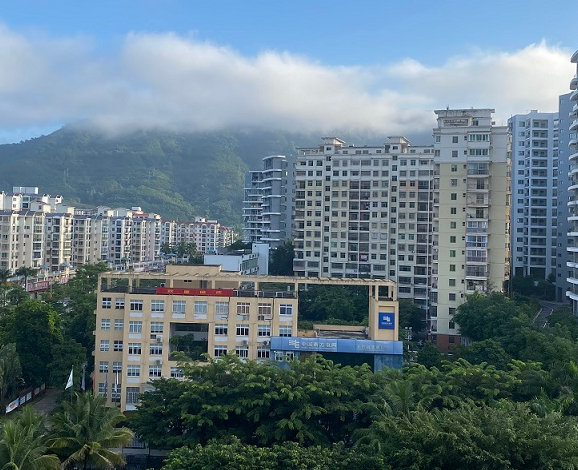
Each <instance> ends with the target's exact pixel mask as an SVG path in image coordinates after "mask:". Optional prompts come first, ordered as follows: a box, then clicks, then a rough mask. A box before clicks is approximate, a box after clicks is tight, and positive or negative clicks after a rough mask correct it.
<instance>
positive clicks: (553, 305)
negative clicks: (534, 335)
mask: <svg viewBox="0 0 578 470" xmlns="http://www.w3.org/2000/svg"><path fill="white" fill-rule="evenodd" d="M567 306H568V304H563V303H559V302H548V301H545V300H541V301H540V310H538V313H537V314H536V316H535V317H534V324H535V325H537V326H540V327H542V328H545V327H546V325H547V324H548V317H549V316H550V315H551V314H552V312H553V311H554V310H557V309H559V308H562V307H567Z"/></svg>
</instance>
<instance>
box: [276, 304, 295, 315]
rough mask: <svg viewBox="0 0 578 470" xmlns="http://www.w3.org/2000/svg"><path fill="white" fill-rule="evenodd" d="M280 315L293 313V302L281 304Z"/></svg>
mask: <svg viewBox="0 0 578 470" xmlns="http://www.w3.org/2000/svg"><path fill="white" fill-rule="evenodd" d="M279 314H280V315H293V305H291V304H281V305H279Z"/></svg>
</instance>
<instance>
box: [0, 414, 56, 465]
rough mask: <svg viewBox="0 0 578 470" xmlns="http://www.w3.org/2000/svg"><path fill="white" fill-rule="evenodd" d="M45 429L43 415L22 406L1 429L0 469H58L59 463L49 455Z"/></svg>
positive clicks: (53, 456) (54, 456)
mask: <svg viewBox="0 0 578 470" xmlns="http://www.w3.org/2000/svg"><path fill="white" fill-rule="evenodd" d="M47 438H48V430H47V428H46V426H45V422H44V416H43V415H41V414H38V413H36V412H35V411H34V409H33V408H32V407H31V406H25V407H24V408H23V409H22V411H21V412H19V413H18V414H17V415H16V416H14V417H12V418H11V419H9V420H5V421H4V423H3V424H2V427H1V429H0V466H1V467H0V468H3V469H7V470H8V469H13V470H58V469H60V460H59V459H58V457H57V456H56V455H54V454H51V453H48V447H47V446H46V440H47Z"/></svg>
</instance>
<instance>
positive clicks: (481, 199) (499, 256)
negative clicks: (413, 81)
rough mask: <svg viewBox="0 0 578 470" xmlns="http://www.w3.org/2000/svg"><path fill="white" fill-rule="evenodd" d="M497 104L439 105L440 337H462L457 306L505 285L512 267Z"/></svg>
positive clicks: (436, 286) (436, 235)
mask: <svg viewBox="0 0 578 470" xmlns="http://www.w3.org/2000/svg"><path fill="white" fill-rule="evenodd" d="M493 112H494V110H492V109H456V110H450V109H446V110H438V111H435V113H436V114H437V116H438V127H437V128H435V129H434V141H435V142H434V149H435V156H434V162H435V183H434V215H433V217H434V222H433V250H434V255H433V272H434V274H433V276H432V294H431V303H432V308H431V309H430V313H431V333H432V339H435V340H436V342H437V344H438V345H439V346H440V348H442V349H445V350H447V349H449V348H451V347H452V345H454V344H459V343H460V341H461V338H460V336H459V331H458V329H457V327H456V324H455V322H454V321H453V315H454V313H455V312H456V309H457V307H458V306H459V305H460V304H462V303H463V302H464V301H465V298H466V295H468V294H472V293H474V292H476V291H477V292H488V291H489V290H497V291H500V290H502V288H503V285H504V281H505V280H506V279H508V275H509V272H510V266H509V259H510V205H509V204H510V164H509V158H508V133H507V127H505V126H495V125H494V123H493V122H492V113H493Z"/></svg>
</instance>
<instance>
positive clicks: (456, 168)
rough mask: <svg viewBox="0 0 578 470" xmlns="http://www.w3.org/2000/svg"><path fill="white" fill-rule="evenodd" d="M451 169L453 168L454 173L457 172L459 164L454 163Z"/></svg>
mask: <svg viewBox="0 0 578 470" xmlns="http://www.w3.org/2000/svg"><path fill="white" fill-rule="evenodd" d="M451 170H452V173H455V172H457V171H458V166H457V165H452V166H451Z"/></svg>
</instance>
